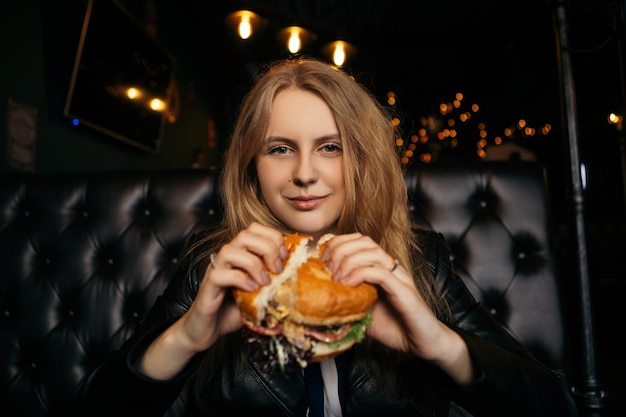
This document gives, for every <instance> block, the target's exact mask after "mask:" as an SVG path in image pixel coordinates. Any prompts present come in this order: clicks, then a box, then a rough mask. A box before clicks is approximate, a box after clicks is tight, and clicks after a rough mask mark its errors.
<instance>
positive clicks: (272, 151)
mask: <svg viewBox="0 0 626 417" xmlns="http://www.w3.org/2000/svg"><path fill="white" fill-rule="evenodd" d="M287 152H289V148H288V147H286V146H283V145H281V146H274V147H273V148H270V150H269V152H268V153H270V154H280V155H283V154H286V153H287Z"/></svg>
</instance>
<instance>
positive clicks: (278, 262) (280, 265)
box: [274, 259, 283, 272]
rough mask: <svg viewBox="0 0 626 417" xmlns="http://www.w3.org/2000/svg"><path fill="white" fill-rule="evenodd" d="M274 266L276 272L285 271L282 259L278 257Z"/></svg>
mask: <svg viewBox="0 0 626 417" xmlns="http://www.w3.org/2000/svg"><path fill="white" fill-rule="evenodd" d="M274 267H275V268H276V272H283V262H282V260H280V259H276V261H275V262H274Z"/></svg>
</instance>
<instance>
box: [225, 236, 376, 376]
mask: <svg viewBox="0 0 626 417" xmlns="http://www.w3.org/2000/svg"><path fill="white" fill-rule="evenodd" d="M332 237H333V235H332V234H326V235H324V236H322V237H321V238H320V239H319V241H318V243H317V245H315V246H314V247H311V241H312V237H311V236H308V235H301V234H290V235H286V236H285V237H284V239H285V246H286V248H287V252H288V257H287V259H286V260H285V264H284V269H283V271H282V272H281V273H270V272H268V275H269V276H270V279H271V282H270V284H268V285H265V286H262V287H260V288H259V289H258V290H256V291H252V292H247V291H243V290H239V289H234V290H233V295H234V298H235V302H236V303H237V305H238V307H239V309H240V311H241V317H242V321H243V323H244V325H245V329H244V336H245V337H246V342H247V346H248V350H249V351H250V353H251V355H252V357H253V359H255V360H257V361H260V362H263V363H264V367H265V370H272V369H275V368H277V367H278V368H280V369H281V370H282V371H286V370H292V369H297V368H304V367H306V366H307V364H308V363H309V362H315V361H322V360H325V359H330V358H332V357H334V356H336V355H338V354H339V353H341V352H344V351H346V350H348V349H349V348H350V347H352V346H353V345H354V344H355V343H358V342H360V341H361V340H362V339H363V337H364V336H365V330H366V329H367V326H368V325H369V324H370V323H371V320H372V318H371V309H372V306H373V305H374V302H375V301H376V299H377V292H376V288H375V287H374V286H373V285H371V284H368V283H362V284H359V285H358V286H356V287H349V286H346V285H343V284H340V283H338V282H336V281H334V280H333V279H332V278H331V273H330V270H329V269H328V267H327V265H326V264H325V263H324V262H322V260H321V259H320V255H321V253H322V252H323V250H324V245H325V244H326V242H328V241H329V240H330V239H331V238H332Z"/></svg>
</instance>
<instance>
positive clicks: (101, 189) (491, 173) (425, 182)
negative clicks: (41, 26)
mask: <svg viewBox="0 0 626 417" xmlns="http://www.w3.org/2000/svg"><path fill="white" fill-rule="evenodd" d="M406 181H407V185H408V188H409V193H410V196H411V201H412V203H411V204H412V206H411V208H412V210H413V213H414V215H415V218H416V219H417V221H418V222H419V223H420V224H422V225H424V226H425V227H429V228H434V229H436V230H439V231H441V232H442V233H443V234H444V235H445V236H446V237H447V238H448V240H449V242H450V245H451V247H452V249H453V251H454V263H455V265H456V266H457V268H458V270H459V272H460V274H461V275H462V277H463V278H464V279H465V281H466V282H467V284H468V286H469V288H470V289H471V291H472V292H473V293H474V295H475V296H476V297H477V298H478V299H480V300H483V301H484V303H485V304H487V305H488V306H489V308H490V309H491V310H492V311H493V313H494V315H495V316H496V317H497V318H498V319H499V320H501V321H502V322H503V323H504V324H505V326H506V327H507V328H508V329H509V330H510V331H511V333H513V334H514V335H515V336H517V337H518V338H519V339H520V340H521V341H522V342H523V343H524V344H526V345H527V346H528V347H530V348H531V349H532V350H533V351H535V352H536V353H537V355H538V356H539V357H540V358H541V359H543V360H544V361H546V362H547V363H548V364H550V365H551V366H553V367H555V368H558V369H560V368H561V367H562V364H563V346H564V341H563V339H564V334H563V326H562V316H561V305H560V299H559V291H558V286H557V281H556V277H555V273H554V266H553V260H552V249H551V247H550V239H551V236H550V229H549V226H550V225H549V218H548V210H547V209H548V205H547V204H548V203H547V200H546V194H545V191H546V189H545V181H544V176H543V170H542V168H541V167H540V166H538V165H535V164H534V163H526V162H520V163H510V162H507V163H499V162H489V163H479V164H471V165H467V164H465V165H437V164H433V165H428V166H420V167H419V169H418V170H414V171H411V172H408V173H407V174H406ZM220 217H221V207H220V202H219V198H218V194H217V193H216V174H215V173H213V172H209V171H203V170H185V171H170V172H110V173H75V174H70V173H63V174H46V175H32V174H4V175H2V176H0V317H1V319H0V320H1V321H0V371H1V376H0V413H1V414H2V415H3V416H9V417H13V416H29V417H31V416H32V417H35V416H67V415H68V410H69V409H70V405H71V404H72V399H73V396H74V395H75V392H76V389H77V387H78V386H79V384H80V382H81V381H82V380H83V378H84V377H85V376H86V375H87V374H88V373H89V372H90V371H91V370H92V369H93V368H94V367H95V366H96V365H97V364H98V363H99V362H100V361H101V360H102V359H103V358H104V357H105V356H106V355H107V354H108V353H109V352H110V351H111V350H113V349H116V348H117V347H118V346H120V344H121V343H122V341H123V340H125V339H126V338H127V337H128V336H130V334H131V333H132V332H133V330H134V329H135V327H136V326H137V324H138V323H139V322H140V321H141V319H142V318H143V317H144V316H145V314H146V312H147V310H148V309H149V307H150V305H151V304H152V302H153V301H154V299H155V297H156V296H157V294H159V293H160V292H161V291H162V290H163V288H164V286H165V285H166V284H167V282H168V279H169V276H170V274H171V272H172V270H173V268H174V267H175V265H176V262H177V256H178V254H179V252H180V250H181V248H182V247H183V245H184V242H185V239H186V237H187V236H188V235H189V234H190V233H192V232H193V231H197V230H200V229H203V228H206V227H208V226H210V225H212V224H214V223H215V222H216V221H218V220H219V219H220Z"/></svg>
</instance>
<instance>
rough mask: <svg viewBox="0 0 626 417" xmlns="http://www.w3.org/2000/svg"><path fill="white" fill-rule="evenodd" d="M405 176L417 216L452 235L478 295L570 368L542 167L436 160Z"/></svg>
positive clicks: (457, 259) (462, 271)
mask: <svg viewBox="0 0 626 417" xmlns="http://www.w3.org/2000/svg"><path fill="white" fill-rule="evenodd" d="M405 178H406V184H407V187H408V192H409V197H410V205H411V211H412V213H413V217H414V219H415V221H416V222H417V223H418V224H419V225H421V226H423V227H425V228H429V229H434V230H437V231H439V232H441V233H442V234H443V235H444V236H445V237H446V240H447V241H448V244H449V246H450V248H451V251H452V256H453V264H454V266H455V268H456V270H457V272H458V273H459V275H460V276H461V277H462V278H463V280H464V281H465V283H466V285H467V286H468V287H469V289H470V291H471V292H472V293H473V295H474V297H475V298H476V299H477V300H479V301H481V302H482V303H483V304H484V305H485V306H486V307H487V308H488V310H489V311H490V312H491V313H492V314H493V315H494V317H495V318H496V319H497V320H498V321H499V322H500V323H501V324H502V325H503V326H504V327H505V328H506V329H507V330H508V331H509V332H510V333H511V334H512V335H514V336H515V337H516V338H517V339H518V340H520V341H521V342H522V344H524V345H525V346H526V347H528V348H529V349H530V350H531V351H533V352H534V354H535V355H536V356H537V357H538V358H539V359H541V360H542V361H543V362H545V363H547V364H548V365H550V366H551V367H553V368H554V369H557V370H559V371H561V372H563V373H566V372H565V371H564V369H563V368H564V366H565V362H566V355H565V350H564V346H565V334H564V323H563V308H562V297H561V291H560V288H559V282H558V277H557V274H556V263H555V260H554V253H553V248H552V239H553V234H552V231H551V227H552V225H551V220H550V203H549V199H548V193H547V191H548V190H547V182H546V178H545V171H544V169H543V167H542V166H541V165H539V164H538V163H535V162H524V161H519V162H517V161H490V162H480V163H476V164H458V163H457V164H455V163H437V164H431V165H425V166H420V167H419V168H418V169H411V170H409V171H408V172H407V173H406V175H405Z"/></svg>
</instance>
